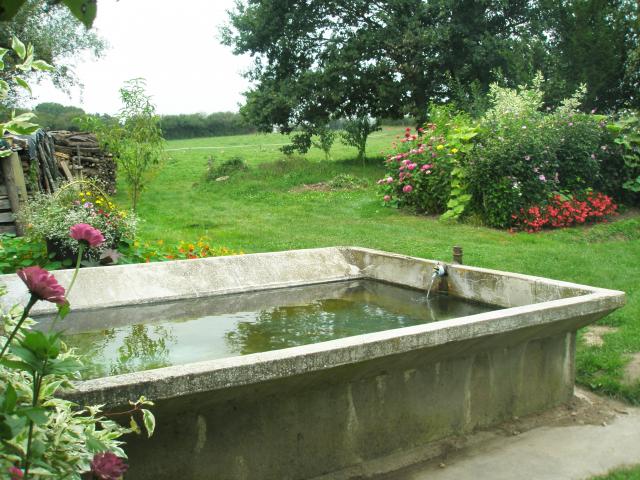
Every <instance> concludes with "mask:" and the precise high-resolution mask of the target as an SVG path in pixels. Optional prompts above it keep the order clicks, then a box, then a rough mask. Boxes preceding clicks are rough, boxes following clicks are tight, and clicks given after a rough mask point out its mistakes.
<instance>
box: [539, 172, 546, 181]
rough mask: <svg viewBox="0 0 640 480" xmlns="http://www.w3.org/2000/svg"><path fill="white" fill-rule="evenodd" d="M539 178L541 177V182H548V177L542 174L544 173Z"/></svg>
mask: <svg viewBox="0 0 640 480" xmlns="http://www.w3.org/2000/svg"><path fill="white" fill-rule="evenodd" d="M538 179H539V180H540V181H541V182H546V181H547V177H545V176H544V175H542V174H540V176H539V177H538Z"/></svg>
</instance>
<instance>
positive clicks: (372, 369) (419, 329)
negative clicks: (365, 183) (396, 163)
mask: <svg viewBox="0 0 640 480" xmlns="http://www.w3.org/2000/svg"><path fill="white" fill-rule="evenodd" d="M435 264H436V262H434V261H432V260H424V259H419V258H413V257H408V256H404V255H397V254H392V253H385V252H381V251H375V250H369V249H364V248H356V247H333V248H322V249H311V250H294V251H286V252H277V253H264V254H253V255H242V256H233V257H218V258H209V259H199V260H188V261H176V262H166V263H154V264H140V265H126V266H115V267H109V268H87V269H83V270H81V271H80V274H79V277H78V280H77V283H76V286H75V287H74V291H73V292H72V294H71V298H70V301H71V304H72V306H73V309H74V310H93V309H101V308H104V307H114V306H126V305H128V306H131V305H140V304H148V303H157V302H166V301H169V300H179V299H191V300H193V301H194V302H198V299H199V298H200V299H201V298H202V297H211V296H223V297H221V302H224V301H226V300H225V298H227V297H224V295H226V294H229V293H238V292H250V291H255V292H262V293H261V295H263V296H264V295H265V294H268V291H269V290H271V289H279V288H284V287H291V286H300V285H309V284H322V283H327V282H335V281H341V280H353V279H361V278H362V279H374V280H380V281H384V282H390V283H394V284H399V285H404V286H408V287H412V288H418V289H424V290H426V289H427V288H428V286H429V282H430V281H431V273H432V268H433V266H434V265H435ZM446 268H447V275H446V276H445V277H442V278H439V279H436V283H435V284H434V286H433V289H434V290H439V291H446V292H448V294H449V295H453V296H460V297H464V298H468V299H472V300H478V301H482V302H484V303H490V304H494V305H497V306H500V307H503V308H502V309H500V310H495V311H492V312H487V313H481V314H477V315H471V316H467V317H462V318H456V319H451V320H445V321H439V322H434V323H428V324H423V325H419V326H413V327H406V328H400V329H395V330H387V331H383V332H377V333H371V334H365V335H358V336H353V337H348V338H344V339H340V340H332V341H328V342H323V343H317V344H312V345H306V346H301V347H294V348H287V349H282V350H276V351H271V352H264V353H257V354H251V355H246V356H238V357H230V358H224V359H219V360H211V361H206V362H198V363H191V364H187V365H182V366H173V367H166V368H160V369H156V370H148V371H143V372H138V373H130V374H124V375H118V376H113V377H105V378H99V379H95V380H89V381H84V382H80V383H78V385H77V390H76V391H74V392H73V393H71V394H70V395H71V396H72V398H74V399H75V400H77V401H78V402H80V403H84V404H96V403H97V404H106V405H107V407H108V408H114V409H117V408H118V407H120V406H123V405H126V404H127V402H128V401H129V400H133V399H136V398H138V397H139V396H140V395H145V396H146V397H148V398H150V399H153V400H154V401H155V402H156V407H155V410H154V412H155V414H156V416H157V420H158V425H157V430H156V434H155V435H154V436H153V437H152V438H151V439H149V440H147V439H142V438H130V439H128V444H129V446H128V449H127V452H128V454H129V457H130V464H131V469H130V473H129V474H128V475H127V478H130V479H132V480H137V479H143V480H146V479H164V478H167V479H169V478H189V479H194V480H197V479H216V480H221V479H252V480H253V479H265V480H268V479H273V480H283V479H291V480H295V479H312V478H313V479H320V478H322V479H339V478H344V479H346V478H366V477H368V476H371V475H374V474H379V473H384V472H385V471H389V470H393V469H395V468H401V467H403V466H406V465H408V464H410V463H413V462H416V461H421V460H424V459H426V458H429V457H430V456H432V455H433V454H434V453H438V451H437V449H434V445H436V444H437V442H438V441H441V440H442V439H445V438H448V437H451V436H455V435H463V434H466V433H469V432H471V431H473V430H474V429H477V428H484V427H489V426H491V425H495V424H497V423H500V422H502V421H504V420H507V419H510V418H512V417H513V416H523V415H526V414H530V413H534V412H539V411H542V410H545V409H548V408H550V407H553V406H556V405H558V404H561V403H563V402H566V401H568V400H569V399H570V397H571V396H572V393H573V386H574V378H575V369H574V358H575V338H576V330H577V329H578V328H580V327H583V326H585V325H587V324H589V323H592V322H595V321H596V320H598V319H599V318H601V317H603V316H605V315H607V314H608V313H609V312H611V311H612V310H614V309H616V308H619V307H621V306H622V305H623V304H624V293H623V292H620V291H613V290H606V289H601V288H594V287H589V286H584V285H578V284H573V283H567V282H560V281H555V280H549V279H546V278H540V277H532V276H527V275H520V274H514V273H507V272H501V271H495V270H487V269H482V268H475V267H469V266H463V265H446ZM71 274H72V272H71V271H59V272H55V275H56V277H57V278H58V280H59V281H60V283H61V284H63V285H66V284H68V283H69V281H70V278H71ZM0 282H1V283H4V284H6V285H7V286H8V289H9V293H8V295H6V296H5V297H4V298H3V299H2V301H3V303H4V304H5V306H7V305H10V304H13V303H15V302H16V301H25V299H26V298H27V292H26V290H25V287H24V285H23V284H22V282H21V281H20V280H19V279H18V278H17V277H16V276H15V275H3V276H0ZM273 295H274V297H277V290H274V291H273ZM50 312H51V307H50V306H49V305H46V304H45V303H44V302H40V304H38V305H37V311H36V312H35V313H36V314H47V313H50ZM150 320H151V319H150Z"/></svg>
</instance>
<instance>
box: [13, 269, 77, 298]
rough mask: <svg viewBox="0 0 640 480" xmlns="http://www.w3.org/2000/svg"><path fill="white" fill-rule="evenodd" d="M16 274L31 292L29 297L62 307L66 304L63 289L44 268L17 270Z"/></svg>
mask: <svg viewBox="0 0 640 480" xmlns="http://www.w3.org/2000/svg"><path fill="white" fill-rule="evenodd" d="M17 273H18V277H20V280H22V281H23V282H24V283H25V285H26V286H27V288H28V289H29V291H30V292H31V295H35V296H36V297H38V298H39V299H40V300H46V301H47V302H52V303H57V304H58V305H63V304H64V303H65V302H66V300H65V298H64V288H63V287H61V286H60V284H59V283H58V281H57V280H56V279H55V277H54V276H53V275H51V274H50V273H49V272H47V271H46V270H45V269H44V268H40V267H27V268H23V269H22V270H18V272H17Z"/></svg>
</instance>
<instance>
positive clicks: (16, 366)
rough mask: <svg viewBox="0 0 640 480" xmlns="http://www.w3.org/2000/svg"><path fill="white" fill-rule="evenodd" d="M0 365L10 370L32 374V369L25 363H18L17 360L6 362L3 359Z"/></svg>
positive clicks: (6, 360)
mask: <svg viewBox="0 0 640 480" xmlns="http://www.w3.org/2000/svg"><path fill="white" fill-rule="evenodd" d="M0 364H2V365H4V366H5V367H7V368H10V369H11V370H23V371H25V372H33V367H32V366H31V365H29V364H28V363H26V362H20V361H17V360H8V359H6V358H3V359H2V360H0Z"/></svg>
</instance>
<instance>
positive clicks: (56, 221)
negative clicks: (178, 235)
mask: <svg viewBox="0 0 640 480" xmlns="http://www.w3.org/2000/svg"><path fill="white" fill-rule="evenodd" d="M19 220H20V221H21V222H23V224H24V225H25V226H26V227H27V232H28V234H29V236H30V237H32V238H34V239H38V240H45V241H47V242H48V245H47V246H48V247H49V248H50V249H53V250H56V253H57V254H58V259H62V258H65V257H75V256H76V255H77V253H78V242H77V241H76V240H75V239H73V238H71V237H70V236H69V228H71V227H72V226H73V225H77V224H87V225H90V226H92V227H94V228H96V229H98V230H99V231H100V232H102V235H103V236H104V243H103V244H102V246H101V247H100V248H98V249H92V250H91V251H88V253H87V255H86V256H87V258H90V259H93V260H97V259H99V258H100V255H101V254H102V253H104V251H105V250H106V249H113V248H116V247H117V246H118V243H119V242H120V241H122V240H133V238H134V235H135V232H136V226H137V224H138V218H137V217H136V215H135V214H134V213H133V212H128V211H125V210H118V209H117V208H116V206H115V205H114V203H113V202H111V201H110V200H109V199H108V197H106V196H105V195H103V194H101V193H99V192H97V191H91V190H83V191H80V192H78V191H76V190H74V189H72V188H68V189H64V190H62V191H61V193H60V194H59V195H53V196H51V195H43V194H38V195H36V196H35V197H34V198H33V200H31V201H30V202H29V203H28V205H27V207H26V208H25V209H24V210H23V211H22V212H21V214H20V218H19Z"/></svg>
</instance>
